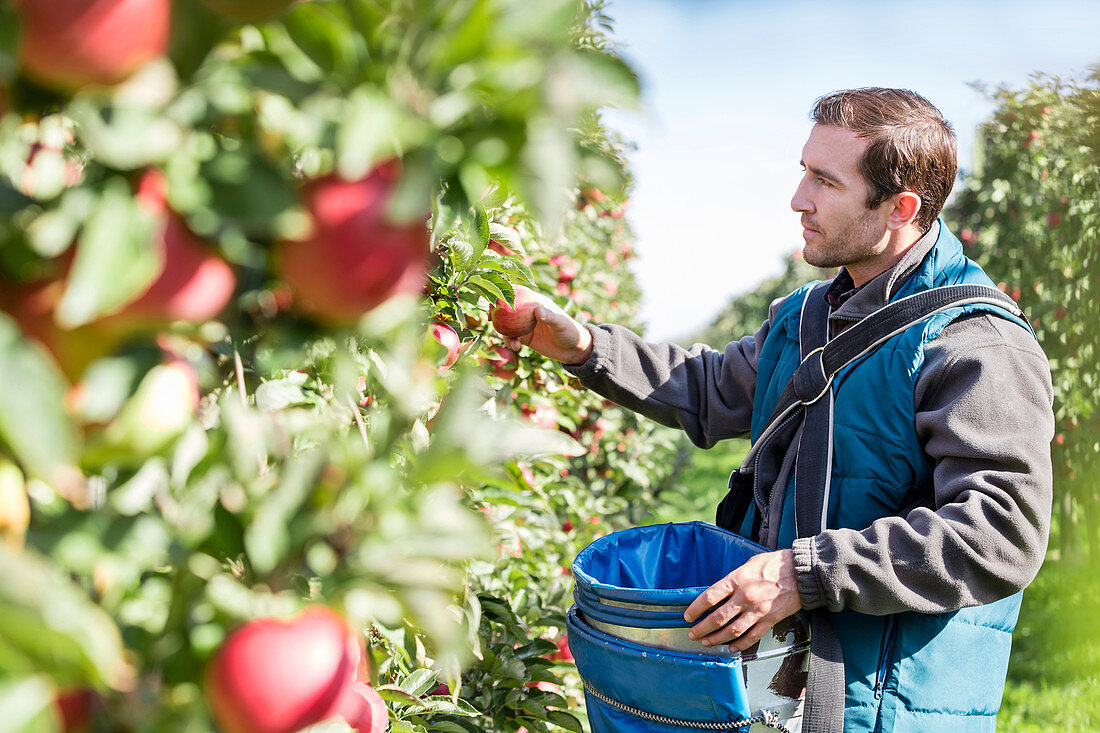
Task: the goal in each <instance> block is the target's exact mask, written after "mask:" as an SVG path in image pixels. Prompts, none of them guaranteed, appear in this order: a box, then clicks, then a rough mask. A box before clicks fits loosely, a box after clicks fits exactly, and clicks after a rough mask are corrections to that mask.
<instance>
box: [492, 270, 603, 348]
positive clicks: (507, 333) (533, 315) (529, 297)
mask: <svg viewBox="0 0 1100 733" xmlns="http://www.w3.org/2000/svg"><path fill="white" fill-rule="evenodd" d="M515 293H516V299H515V308H512V307H511V306H509V305H508V304H507V303H505V302H503V301H499V300H498V301H497V307H496V308H494V309H493V312H492V314H491V315H492V319H493V325H494V326H495V327H496V329H497V330H498V331H500V333H501V335H503V336H504V337H505V338H504V343H505V344H506V345H507V346H508V348H510V349H515V350H518V349H519V347H520V345H521V344H522V345H524V346H530V347H531V348H532V349H534V350H535V351H537V352H539V353H540V354H542V355H543V356H548V357H550V358H551V359H556V360H557V361H560V362H562V363H563V364H583V363H584V362H586V361H588V357H589V356H591V355H592V334H591V333H589V332H588V329H587V328H585V327H584V326H582V325H581V324H580V323H578V322H577V321H575V320H574V319H572V318H570V317H569V315H568V314H566V312H565V311H563V310H562V309H561V308H559V307H558V305H557V303H555V302H554V301H553V300H551V299H550V298H548V297H546V296H545V295H542V294H540V293H536V292H535V291H533V290H531V289H529V288H525V287H523V286H522V285H517V286H515Z"/></svg>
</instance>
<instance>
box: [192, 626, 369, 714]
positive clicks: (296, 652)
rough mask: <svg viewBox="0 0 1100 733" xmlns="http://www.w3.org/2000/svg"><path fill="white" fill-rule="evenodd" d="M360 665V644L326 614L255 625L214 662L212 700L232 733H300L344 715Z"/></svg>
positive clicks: (224, 646)
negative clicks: (347, 697)
mask: <svg viewBox="0 0 1100 733" xmlns="http://www.w3.org/2000/svg"><path fill="white" fill-rule="evenodd" d="M359 659H360V655H359V649H358V641H357V640H356V639H355V638H353V637H352V635H351V634H350V631H349V629H348V626H347V624H346V623H345V622H344V620H343V618H341V617H340V616H339V615H338V614H336V613H335V612H334V611H332V610H330V609H328V608H325V607H313V608H309V609H307V610H305V611H303V612H302V613H300V614H298V615H297V616H295V617H294V618H291V619H288V620H283V619H274V618H264V619H257V620H255V621H251V622H249V623H247V624H245V625H244V626H242V627H240V628H239V629H237V630H236V631H234V632H233V633H232V634H230V636H229V637H228V638H227V639H226V640H225V642H224V643H223V644H222V646H221V647H220V648H219V649H218V651H217V652H216V653H215V654H214V657H213V659H212V660H211V662H210V667H209V669H208V670H207V679H206V699H207V702H208V703H209V705H210V711H211V714H212V715H213V716H214V720H215V721H216V722H217V724H218V726H219V727H220V728H221V729H222V730H223V731H226V732H227V733H294V731H297V730H299V729H301V728H304V727H306V726H307V725H312V724H313V723H316V722H318V721H321V720H325V719H326V718H330V717H333V716H334V715H336V714H337V713H338V712H339V707H340V704H341V703H342V702H343V701H344V698H345V694H346V691H347V689H348V687H349V686H350V685H351V683H352V682H353V681H354V679H355V674H356V667H357V666H358V665H359Z"/></svg>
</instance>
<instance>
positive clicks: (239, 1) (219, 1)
mask: <svg viewBox="0 0 1100 733" xmlns="http://www.w3.org/2000/svg"><path fill="white" fill-rule="evenodd" d="M200 2H201V3H202V4H203V5H205V6H206V7H208V8H210V9H211V10H214V11H216V12H218V13H221V14H222V15H224V16H226V17H227V18H232V19H233V20H240V21H244V22H250V21H253V20H260V19H262V18H267V17H270V16H272V15H275V14H276V13H281V12H282V11H284V10H286V9H287V8H288V7H289V6H290V4H291V3H292V2H294V0H200Z"/></svg>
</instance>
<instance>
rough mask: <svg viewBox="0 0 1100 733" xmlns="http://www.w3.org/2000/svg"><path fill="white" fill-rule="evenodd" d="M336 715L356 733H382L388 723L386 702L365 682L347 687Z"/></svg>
mask: <svg viewBox="0 0 1100 733" xmlns="http://www.w3.org/2000/svg"><path fill="white" fill-rule="evenodd" d="M337 713H338V714H339V715H340V717H341V718H343V719H344V720H345V721H347V724H348V725H350V726H351V727H352V728H353V729H354V730H355V731H356V733H382V731H384V730H386V725H387V724H388V723H389V722H390V712H389V710H387V709H386V701H385V700H383V699H382V697H381V696H380V695H379V694H378V693H377V692H375V690H374V688H373V687H371V686H370V685H368V684H367V683H366V682H360V681H358V680H356V681H355V682H352V683H351V685H349V686H348V688H347V690H346V691H345V692H344V696H343V698H342V699H341V701H340V705H339V708H338V710H337Z"/></svg>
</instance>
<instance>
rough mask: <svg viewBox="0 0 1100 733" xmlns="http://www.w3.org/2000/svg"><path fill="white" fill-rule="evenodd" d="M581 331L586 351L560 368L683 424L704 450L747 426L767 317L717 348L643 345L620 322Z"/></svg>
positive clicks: (641, 409) (620, 400) (664, 420)
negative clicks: (588, 337)
mask: <svg viewBox="0 0 1100 733" xmlns="http://www.w3.org/2000/svg"><path fill="white" fill-rule="evenodd" d="M773 309H774V304H773ZM773 312H774V310H773ZM769 323H770V321H769ZM588 329H589V331H591V333H592V356H591V357H590V358H589V359H588V361H586V362H585V363H584V364H581V365H578V366H572V367H566V369H567V370H568V371H570V372H572V373H573V374H574V375H576V376H577V377H578V378H579V379H580V380H581V383H582V384H583V385H584V386H585V387H587V388H589V389H591V390H593V391H594V392H597V393H598V394H601V395H603V396H604V397H606V398H607V399H609V400H611V401H613V402H615V403H617V404H620V405H622V406H623V407H626V408H628V409H630V410H633V411H634V412H638V413H640V414H642V415H645V416H646V417H648V418H650V419H652V420H654V421H656V422H659V423H661V424H662V425H667V426H669V427H674V428H682V429H683V430H684V432H685V433H687V435H688V437H689V438H690V439H691V441H692V442H693V443H694V444H695V445H698V446H700V447H703V448H710V447H711V446H713V445H714V444H715V443H717V442H718V441H719V440H723V439H725V438H734V437H739V436H742V435H745V434H747V433H748V432H749V429H750V426H751V423H752V398H753V393H754V391H755V388H756V360H757V356H758V354H759V351H760V347H761V345H763V343H764V338H765V337H766V336H767V335H768V323H765V324H764V325H763V326H761V327H760V329H759V330H758V331H757V332H756V334H754V335H752V336H746V337H744V338H742V339H741V340H739V341H734V342H732V343H730V344H728V345H727V346H726V348H725V349H724V350H723V351H718V350H716V349H712V348H710V347H708V346H705V345H703V344H695V345H694V346H692V347H691V348H690V349H684V348H682V347H680V346H677V345H676V344H669V343H664V344H653V343H648V342H646V341H644V340H643V339H642V338H641V337H639V336H638V335H637V334H635V333H634V332H632V331H630V330H629V329H626V328H623V327H622V326H615V325H603V326H589V327H588Z"/></svg>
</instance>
